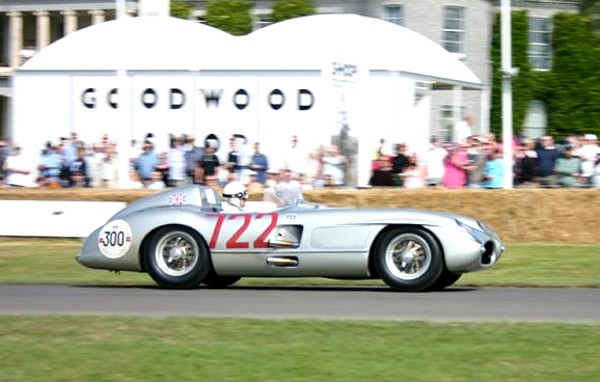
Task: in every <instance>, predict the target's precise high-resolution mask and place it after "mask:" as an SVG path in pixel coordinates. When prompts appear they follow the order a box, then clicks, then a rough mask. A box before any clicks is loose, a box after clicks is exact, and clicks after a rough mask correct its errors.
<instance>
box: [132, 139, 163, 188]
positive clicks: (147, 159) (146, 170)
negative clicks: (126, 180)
mask: <svg viewBox="0 0 600 382" xmlns="http://www.w3.org/2000/svg"><path fill="white" fill-rule="evenodd" d="M156 166H158V155H157V154H156V152H155V151H154V145H153V144H152V142H149V141H145V142H144V146H143V152H142V153H141V154H140V156H139V157H138V159H137V162H136V165H135V169H136V171H137V173H138V175H139V178H140V182H142V185H144V187H145V186H146V185H147V184H149V183H150V182H151V181H152V173H153V172H154V171H155V170H156Z"/></svg>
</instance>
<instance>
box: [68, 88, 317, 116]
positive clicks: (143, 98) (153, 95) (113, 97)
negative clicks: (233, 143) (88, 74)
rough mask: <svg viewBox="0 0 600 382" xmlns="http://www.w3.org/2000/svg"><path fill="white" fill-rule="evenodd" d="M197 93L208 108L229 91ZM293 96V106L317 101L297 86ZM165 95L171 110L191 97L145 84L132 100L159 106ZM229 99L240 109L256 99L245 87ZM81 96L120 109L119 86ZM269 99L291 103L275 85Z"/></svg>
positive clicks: (275, 105) (274, 105)
mask: <svg viewBox="0 0 600 382" xmlns="http://www.w3.org/2000/svg"><path fill="white" fill-rule="evenodd" d="M198 93H199V94H200V96H201V99H203V101H204V104H205V106H206V107H207V108H219V107H220V105H221V102H222V99H224V98H225V97H227V95H226V93H227V91H225V90H224V89H198ZM293 96H295V104H294V107H295V108H296V109H297V110H300V111H305V110H310V109H311V108H312V107H313V105H314V103H315V97H314V95H313V93H312V92H311V91H310V90H308V89H298V90H296V91H295V93H294V94H293ZM163 97H165V99H166V100H167V101H166V105H167V108H169V109H171V110H177V109H181V108H183V107H184V106H185V105H186V103H187V101H188V98H187V96H186V93H185V92H184V91H183V90H181V89H178V88H170V89H167V90H162V91H160V90H157V89H153V88H146V89H143V90H142V91H141V92H139V93H138V94H136V95H134V97H133V100H134V102H138V103H139V104H140V105H142V106H143V107H144V108H146V109H157V108H159V107H161V105H162V104H161V102H163V101H162V98H163ZM230 99H231V102H232V104H233V106H234V107H235V108H236V109H238V110H244V109H246V108H248V107H249V106H250V105H251V104H252V102H253V99H252V96H251V95H250V93H249V92H248V91H247V90H246V89H237V90H235V91H233V93H232V95H231V98H230ZM80 100H81V104H82V105H83V106H84V107H85V108H87V109H96V108H98V106H99V104H100V103H101V102H102V103H104V104H106V105H107V106H108V107H110V108H111V109H118V108H119V89H118V88H112V89H110V90H108V91H106V92H105V93H104V94H103V92H102V91H100V90H98V89H96V88H86V89H84V90H83V91H82V92H81V98H80ZM266 102H267V105H269V107H270V108H271V109H273V110H281V109H283V108H284V106H285V105H286V103H288V97H287V96H286V94H285V93H284V92H283V91H282V90H281V89H273V90H271V91H269V92H268V93H267V94H266Z"/></svg>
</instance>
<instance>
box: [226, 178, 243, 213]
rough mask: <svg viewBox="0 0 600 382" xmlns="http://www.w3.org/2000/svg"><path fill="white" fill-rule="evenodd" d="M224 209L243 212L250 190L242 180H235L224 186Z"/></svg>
mask: <svg viewBox="0 0 600 382" xmlns="http://www.w3.org/2000/svg"><path fill="white" fill-rule="evenodd" d="M223 198H224V203H223V211H225V212H241V211H244V207H246V201H247V200H248V190H247V189H246V186H244V184H243V183H242V182H238V181H233V182H230V183H228V184H227V185H226V186H225V187H224V188H223Z"/></svg>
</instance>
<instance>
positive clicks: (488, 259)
mask: <svg viewBox="0 0 600 382" xmlns="http://www.w3.org/2000/svg"><path fill="white" fill-rule="evenodd" d="M483 248H484V251H483V253H482V254H481V264H483V265H490V264H491V263H492V259H493V258H494V243H493V242H491V241H488V242H487V243H485V244H484V245H483Z"/></svg>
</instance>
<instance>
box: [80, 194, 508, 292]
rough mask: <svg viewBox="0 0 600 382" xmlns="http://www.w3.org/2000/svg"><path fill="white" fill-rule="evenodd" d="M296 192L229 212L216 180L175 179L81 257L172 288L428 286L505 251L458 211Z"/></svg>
mask: <svg viewBox="0 0 600 382" xmlns="http://www.w3.org/2000/svg"><path fill="white" fill-rule="evenodd" d="M292 199H293V203H292V204H285V205H283V206H276V205H275V204H271V203H263V202H255V205H254V206H252V205H251V207H253V208H248V209H246V210H245V211H240V212H234V213H225V212H223V209H222V205H221V200H220V197H219V195H218V194H217V193H216V191H214V190H213V189H211V188H208V187H203V186H198V185H192V186H184V187H180V188H174V189H169V190H167V191H164V192H161V193H158V194H155V195H152V196H148V197H146V198H143V199H140V200H137V201H135V202H133V203H131V204H130V205H128V206H127V207H125V208H124V209H123V210H122V211H120V212H119V213H117V214H116V215H115V216H113V217H112V218H111V219H109V221H108V222H107V223H106V224H105V225H103V226H102V227H99V228H98V229H97V230H95V231H94V232H93V233H92V234H91V235H90V236H89V237H88V238H87V239H86V241H85V243H84V245H83V247H82V249H81V251H80V253H79V254H78V255H77V257H76V258H77V261H78V262H79V263H81V264H83V265H85V266H87V267H90V268H98V269H108V270H112V271H138V272H147V273H149V274H150V276H151V277H152V278H153V279H154V280H155V281H156V282H157V283H158V284H159V285H160V286H162V287H165V288H192V287H197V286H199V285H201V284H204V285H208V286H213V287H224V286H227V285H231V284H233V283H235V282H236V281H238V280H239V279H240V278H241V277H329V278H338V279H369V278H380V279H382V280H383V281H384V282H386V283H387V284H388V285H389V286H390V287H391V288H392V289H395V290H402V291H423V290H432V289H441V288H444V287H447V286H449V285H452V284H453V283H454V282H455V281H456V280H458V278H459V277H460V275H461V274H463V273H466V272H473V271H478V270H483V269H487V268H490V267H492V266H493V265H494V264H495V263H496V262H497V261H498V259H499V258H500V256H501V254H502V252H503V251H504V246H503V244H502V242H501V240H500V238H499V237H498V235H497V234H496V233H495V232H494V231H493V230H491V229H490V228H489V227H487V226H486V225H485V224H483V223H482V222H480V221H477V220H475V219H472V218H469V217H465V216H461V215H456V214H450V213H440V212H429V211H423V210H413V209H383V208H381V209H375V208H371V209H366V208H365V209H357V208H329V207H327V206H322V205H312V204H307V203H304V202H303V200H302V198H301V197H296V198H292ZM248 203H249V204H250V203H252V202H248ZM250 210H252V211H255V212H249V211H250Z"/></svg>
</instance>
